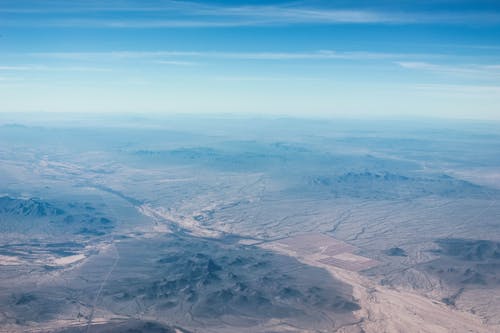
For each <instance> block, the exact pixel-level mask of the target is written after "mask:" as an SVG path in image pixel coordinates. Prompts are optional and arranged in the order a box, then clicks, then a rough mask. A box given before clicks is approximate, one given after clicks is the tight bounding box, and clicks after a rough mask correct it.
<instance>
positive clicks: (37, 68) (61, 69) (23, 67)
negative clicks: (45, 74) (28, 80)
mask: <svg viewBox="0 0 500 333" xmlns="http://www.w3.org/2000/svg"><path fill="white" fill-rule="evenodd" d="M0 71H57V72H109V71H111V69H108V68H98V67H79V66H68V67H50V66H45V65H20V66H0Z"/></svg>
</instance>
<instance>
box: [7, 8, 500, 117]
mask: <svg viewBox="0 0 500 333" xmlns="http://www.w3.org/2000/svg"><path fill="white" fill-rule="evenodd" d="M499 10H500V5H498V3H497V2H495V1H474V2H472V1H457V2H453V3H452V4H450V3H449V2H448V1H420V2H417V3H414V2H411V1H405V2H399V1H398V2H396V1H380V2H376V3H374V2H369V1H361V2H356V3H355V4H354V3H352V2H348V1H335V2H332V1H321V0H314V1H306V2H304V1H302V2H291V1H247V2H242V1H210V2H196V1H193V2H183V1H160V0H148V1H126V2H123V1H107V2H104V3H102V2H94V1H92V2H89V1H81V0H78V1H71V2H68V1H61V0H51V1H45V2H43V1H33V0H21V1H3V2H2V3H0V100H1V101H2V102H1V104H0V112H35V111H46V112H138V113H141V112H145V113H149V112H154V113H163V114H179V113H180V114H184V113H187V114H197V113H205V114H213V113H229V114H232V113H236V114H238V113H239V114H267V115H290V116H313V117H346V116H347V117H358V118H362V117H407V116H408V117H419V116H423V117H429V116H433V117H442V118H462V119H468V118H470V119H485V120H489V119H496V120H499V119H500V111H499V110H498V105H500V60H499V58H500V37H499V36H500V15H499Z"/></svg>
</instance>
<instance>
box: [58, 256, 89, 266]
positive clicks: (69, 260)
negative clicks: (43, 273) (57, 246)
mask: <svg viewBox="0 0 500 333" xmlns="http://www.w3.org/2000/svg"><path fill="white" fill-rule="evenodd" d="M83 259H85V255H84V254H75V255H73V256H67V257H61V258H56V259H54V260H53V263H54V264H56V265H58V266H66V265H70V264H73V263H76V262H78V261H80V260H83Z"/></svg>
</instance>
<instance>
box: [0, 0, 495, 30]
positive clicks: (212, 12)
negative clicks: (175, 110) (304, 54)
mask: <svg viewBox="0 0 500 333" xmlns="http://www.w3.org/2000/svg"><path fill="white" fill-rule="evenodd" d="M306 4H307V2H306V3H297V2H290V3H284V4H280V5H253V6H222V5H213V4H206V3H202V2H184V1H162V2H160V3H158V2H153V3H150V5H148V2H145V1H142V2H134V1H132V2H127V3H124V2H123V1H118V2H116V1H111V2H110V1H108V2H106V6H103V5H102V2H95V1H71V2H69V1H52V2H49V4H48V5H47V6H33V3H30V6H17V7H16V6H12V5H11V6H8V7H4V8H2V7H0V12H4V13H11V14H17V15H19V16H21V18H22V19H19V18H17V19H11V20H7V19H4V20H2V21H1V22H0V25H4V26H24V25H27V24H29V25H32V26H36V25H40V26H59V27H83V28H87V27H91V28H96V27H98V28H115V29H117V28H169V27H185V28H193V27H194V28H195V27H233V26H266V25H293V24H316V25H317V24H323V25H324V24H372V23H379V24H427V23H439V24H461V23H471V22H473V23H480V24H485V23H487V24H498V23H500V14H498V13H493V12H470V11H468V12H457V11H455V12H436V11H433V12H422V11H415V12H408V11H406V12H402V11H400V12H398V11H387V10H386V11H377V10H372V9H365V8H342V9H339V8H332V7H331V6H330V7H312V6H307V5H306ZM89 12H102V13H110V14H112V13H120V12H129V13H131V15H129V17H128V18H126V19H116V18H114V17H116V16H115V15H108V16H107V14H102V16H101V17H100V18H88V13H89ZM58 13H59V14H65V15H64V16H63V15H59V17H58V15H57V14H58ZM44 14H51V16H54V14H56V15H55V17H43V15H44ZM138 14H139V15H138ZM68 17H69V18H68ZM33 18H36V20H35V19H33Z"/></svg>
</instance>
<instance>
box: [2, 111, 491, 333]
mask: <svg viewBox="0 0 500 333" xmlns="http://www.w3.org/2000/svg"><path fill="white" fill-rule="evenodd" d="M52 123H53V122H51V124H52ZM119 123H120V125H119V126H118V125H113V124H110V123H101V124H99V125H96V124H95V123H93V122H91V121H90V120H89V121H88V123H87V122H83V123H81V124H79V125H78V126H76V125H71V124H64V123H63V122H61V123H58V125H57V126H55V125H50V126H49V125H47V124H45V123H43V122H40V123H33V122H29V121H27V120H26V121H24V122H20V121H18V122H16V123H14V122H13V121H12V120H9V119H7V120H5V121H4V122H3V123H2V125H1V127H0V230H1V231H2V232H1V238H0V268H1V269H0V281H1V282H0V331H2V332H61V333H62V332H119V331H123V330H125V329H130V330H136V331H139V332H140V331H144V332H234V331H238V332H333V331H338V332H402V331H405V332H497V331H498V332H500V317H499V315H498V313H500V278H499V277H500V245H499V244H500V231H499V230H500V229H499V226H500V225H499V223H500V184H499V183H498V182H497V181H496V180H497V178H498V177H497V176H496V175H497V174H498V166H499V165H500V156H499V155H498V154H497V152H498V151H500V135H498V133H500V131H498V126H497V125H496V124H476V125H474V126H469V125H468V126H467V127H465V125H464V124H461V123H452V124H439V125H434V124H428V123H423V124H412V125H411V126H410V125H408V124H405V123H403V124H400V125H399V126H397V127H393V126H385V125H383V124H359V123H349V122H347V121H343V122H334V121H324V122H323V121H322V122H318V121H312V120H311V121H306V120H293V119H276V120H271V119H224V120H220V119H217V120H213V119H206V121H204V122H202V124H200V125H197V124H193V123H192V122H190V120H189V119H176V118H174V119H168V120H166V119H163V120H154V121H153V120H151V121H150V120H147V119H143V120H141V121H139V122H137V121H135V120H134V121H133V124H132V121H129V120H127V119H121V121H120V122H119ZM394 128H397V130H396V129H394ZM436 129H439V130H436Z"/></svg>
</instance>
